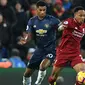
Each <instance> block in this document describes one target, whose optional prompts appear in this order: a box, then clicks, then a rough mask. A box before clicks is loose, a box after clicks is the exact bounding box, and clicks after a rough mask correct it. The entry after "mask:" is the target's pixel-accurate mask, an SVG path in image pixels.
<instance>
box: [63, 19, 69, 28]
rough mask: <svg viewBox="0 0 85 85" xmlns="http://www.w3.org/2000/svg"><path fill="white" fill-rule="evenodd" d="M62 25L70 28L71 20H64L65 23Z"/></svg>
mask: <svg viewBox="0 0 85 85" xmlns="http://www.w3.org/2000/svg"><path fill="white" fill-rule="evenodd" d="M62 24H63V25H64V26H65V27H66V28H68V26H69V20H68V19H66V20H64V21H63V22H62Z"/></svg>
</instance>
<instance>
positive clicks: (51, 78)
mask: <svg viewBox="0 0 85 85" xmlns="http://www.w3.org/2000/svg"><path fill="white" fill-rule="evenodd" d="M55 81H56V79H54V78H53V77H52V76H50V77H49V78H48V82H49V83H50V84H54V82H55Z"/></svg>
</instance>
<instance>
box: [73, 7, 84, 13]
mask: <svg viewBox="0 0 85 85" xmlns="http://www.w3.org/2000/svg"><path fill="white" fill-rule="evenodd" d="M79 10H84V8H83V7H82V6H77V7H75V8H74V11H73V12H74V13H75V12H78V11H79Z"/></svg>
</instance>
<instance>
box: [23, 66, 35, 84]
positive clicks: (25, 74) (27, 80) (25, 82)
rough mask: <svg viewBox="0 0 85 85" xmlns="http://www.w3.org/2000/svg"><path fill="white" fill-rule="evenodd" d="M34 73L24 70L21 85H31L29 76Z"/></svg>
mask: <svg viewBox="0 0 85 85" xmlns="http://www.w3.org/2000/svg"><path fill="white" fill-rule="evenodd" d="M33 72H34V70H32V69H30V68H26V71H25V73H24V76H23V85H31V82H32V81H31V75H32V73H33Z"/></svg>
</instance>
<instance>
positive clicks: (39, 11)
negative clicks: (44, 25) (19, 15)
mask: <svg viewBox="0 0 85 85" xmlns="http://www.w3.org/2000/svg"><path fill="white" fill-rule="evenodd" d="M37 15H38V16H39V17H40V18H44V17H45V15H46V6H39V7H38V8H37Z"/></svg>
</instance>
